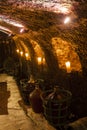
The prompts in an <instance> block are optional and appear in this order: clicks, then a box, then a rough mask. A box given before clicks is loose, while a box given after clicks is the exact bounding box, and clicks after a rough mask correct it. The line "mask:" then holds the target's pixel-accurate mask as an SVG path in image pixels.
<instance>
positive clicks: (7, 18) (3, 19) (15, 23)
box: [0, 15, 24, 28]
mask: <svg viewBox="0 0 87 130" xmlns="http://www.w3.org/2000/svg"><path fill="white" fill-rule="evenodd" d="M0 21H4V22H6V23H9V24H11V25H13V26H16V27H19V28H22V27H24V26H23V25H22V24H20V23H19V22H18V21H15V20H13V19H10V18H9V17H6V16H4V15H0Z"/></svg>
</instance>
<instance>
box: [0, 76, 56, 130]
mask: <svg viewBox="0 0 87 130" xmlns="http://www.w3.org/2000/svg"><path fill="white" fill-rule="evenodd" d="M0 82H7V92H9V96H8V98H7V113H3V114H2V113H0V130H55V129H54V128H53V127H52V126H50V125H49V124H48V122H47V121H46V120H45V118H44V117H43V116H42V115H41V114H35V113H34V112H33V111H32V108H30V107H28V106H25V105H24V104H23V101H22V98H21V96H20V92H19V89H18V86H17V84H16V82H15V80H14V78H13V77H12V76H8V75H7V74H0ZM2 87H3V86H2ZM2 106H3V101H2V103H0V108H1V109H3V111H4V109H5V108H4V107H2Z"/></svg>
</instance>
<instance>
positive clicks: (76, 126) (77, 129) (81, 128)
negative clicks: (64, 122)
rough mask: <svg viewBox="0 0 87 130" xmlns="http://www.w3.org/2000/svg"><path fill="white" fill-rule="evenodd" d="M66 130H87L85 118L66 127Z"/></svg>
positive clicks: (86, 119) (86, 118)
mask: <svg viewBox="0 0 87 130" xmlns="http://www.w3.org/2000/svg"><path fill="white" fill-rule="evenodd" d="M67 130H87V117H83V118H80V119H78V120H76V121H74V122H72V123H70V124H69V125H68V126H67Z"/></svg>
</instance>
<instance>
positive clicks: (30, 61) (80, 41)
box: [0, 5, 87, 117]
mask: <svg viewBox="0 0 87 130" xmlns="http://www.w3.org/2000/svg"><path fill="white" fill-rule="evenodd" d="M4 8H5V9H1V11H0V13H2V12H3V15H0V18H1V20H2V22H1V26H3V27H4V26H5V27H6V28H7V29H9V30H10V32H9V34H10V35H9V34H8V35H7V31H6V30H4V29H3V30H4V31H5V32H4V33H3V31H0V63H1V64H0V70H1V73H2V72H3V71H4V72H6V73H8V74H10V75H13V76H14V77H15V78H16V79H17V80H18V81H20V80H21V79H28V80H29V79H30V77H31V75H33V77H34V79H35V80H37V79H43V80H46V81H47V82H48V84H49V85H48V88H50V85H52V86H53V87H54V86H55V85H58V86H60V87H64V88H66V89H68V90H70V91H71V92H72V95H73V103H72V108H73V110H72V113H74V114H75V115H76V117H82V116H84V115H85V116H86V114H85V113H86V110H87V105H86V100H84V99H86V98H87V96H86V93H87V87H86V85H87V45H86V41H87V37H86V35H87V33H86V28H87V26H86V22H87V20H86V16H85V15H84V18H83V19H82V18H81V16H80V19H78V17H79V16H76V15H80V13H78V12H75V13H76V14H75V16H74V17H75V18H73V19H74V20H73V22H72V23H70V24H69V25H64V24H63V22H61V21H62V20H63V19H64V18H65V17H66V15H64V14H59V15H58V14H56V13H53V12H48V11H38V10H33V11H32V10H30V11H29V10H22V9H19V8H13V9H12V11H10V8H11V7H10V5H9V7H8V9H6V7H4ZM83 9H84V8H83ZM6 11H7V12H6ZM81 11H82V10H81ZM21 12H22V13H21ZM81 13H82V12H81ZM6 14H7V15H6ZM2 16H4V17H6V19H9V20H8V21H12V20H13V21H16V20H17V21H16V25H18V26H16V25H15V26H14V25H12V24H11V22H10V24H9V23H8V21H7V20H5V19H4V17H2ZM72 16H73V15H72ZM3 20H4V22H3ZM17 22H18V23H21V24H17ZM13 23H14V22H13ZM67 62H68V63H69V65H68V66H67V64H66V63H67ZM77 104H78V105H77ZM72 108H71V109H72Z"/></svg>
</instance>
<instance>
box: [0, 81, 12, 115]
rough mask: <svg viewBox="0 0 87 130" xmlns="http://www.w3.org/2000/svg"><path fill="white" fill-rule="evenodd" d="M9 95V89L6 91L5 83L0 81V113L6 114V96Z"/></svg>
mask: <svg viewBox="0 0 87 130" xmlns="http://www.w3.org/2000/svg"><path fill="white" fill-rule="evenodd" d="M9 97H10V91H7V83H6V82H0V115H7V114H8V107H7V105H8V98H9Z"/></svg>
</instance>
